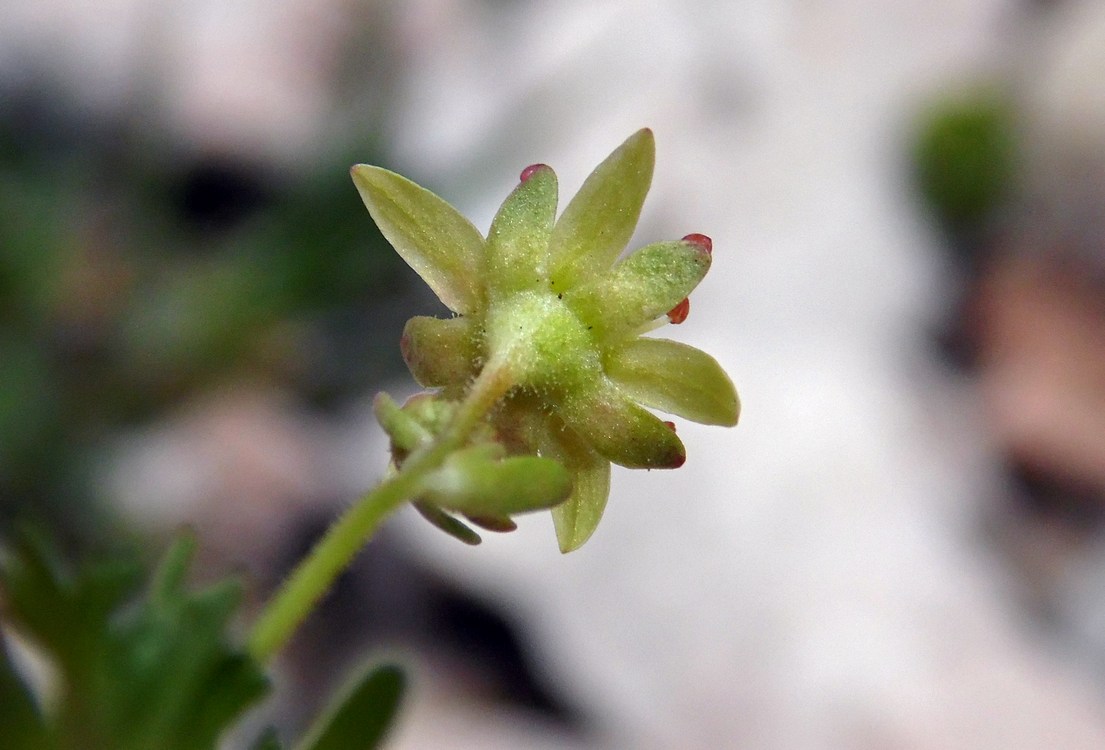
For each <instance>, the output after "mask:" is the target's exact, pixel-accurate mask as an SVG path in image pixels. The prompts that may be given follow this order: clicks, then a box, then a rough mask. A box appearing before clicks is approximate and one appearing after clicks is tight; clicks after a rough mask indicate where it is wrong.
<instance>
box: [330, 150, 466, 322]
mask: <svg viewBox="0 0 1105 750" xmlns="http://www.w3.org/2000/svg"><path fill="white" fill-rule="evenodd" d="M351 174H352V176H353V182H354V184H356V186H357V190H358V191H359V192H360V194H361V199H362V200H363V201H364V204H365V206H367V207H368V212H369V213H370V214H372V218H373V220H375V222H376V225H377V226H379V227H380V232H381V233H383V235H384V237H385V238H387V241H388V242H390V243H391V245H392V247H394V248H395V250H396V252H398V253H399V255H400V256H401V257H402V258H403V260H405V261H406V262H407V263H408V264H409V265H410V267H411V268H413V269H414V270H415V271H416V272H417V273H418V275H419V276H421V277H422V279H423V280H424V281H425V282H426V283H427V284H428V285H429V286H430V288H431V289H433V290H434V293H435V294H436V295H437V296H438V297H439V298H440V299H441V301H442V302H444V303H445V305H446V307H448V308H449V309H450V310H452V311H453V312H458V313H470V312H474V311H475V310H477V309H478V308H479V305H480V301H481V292H480V279H481V277H482V271H483V263H484V252H485V242H484V239H483V236H482V235H480V232H479V230H478V229H476V228H475V227H474V226H472V223H471V222H470V221H468V219H466V218H464V216H462V215H461V214H460V213H459V212H458V211H457V210H456V209H455V208H453V207H452V206H451V205H449V204H448V203H446V202H445V201H444V200H442V199H441V198H439V197H438V196H436V195H434V194H433V193H431V192H430V191H429V190H427V189H426V188H424V187H421V186H420V185H416V184H415V183H413V182H411V181H410V180H408V179H407V178H406V177H402V176H400V175H397V174H395V173H394V172H389V171H388V170H386V169H381V168H380V167H372V166H368V165H367V164H358V165H356V166H355V167H353V169H352V170H351Z"/></svg>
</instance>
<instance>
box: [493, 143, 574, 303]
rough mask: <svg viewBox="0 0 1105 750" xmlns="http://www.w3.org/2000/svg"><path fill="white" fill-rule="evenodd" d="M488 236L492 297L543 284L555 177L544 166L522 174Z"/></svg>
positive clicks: (555, 195) (554, 174)
mask: <svg viewBox="0 0 1105 750" xmlns="http://www.w3.org/2000/svg"><path fill="white" fill-rule="evenodd" d="M522 177H523V179H522V181H521V182H520V183H519V184H518V187H516V188H514V192H512V193H511V194H510V195H509V196H507V199H506V200H505V201H504V202H503V205H502V207H501V208H499V212H498V213H497V214H496V215H495V218H494V220H493V221H492V222H491V230H490V231H489V232H488V233H487V272H486V274H487V286H488V290H489V292H490V293H491V295H492V296H495V295H500V296H501V295H504V294H509V293H511V292H516V291H519V290H522V289H533V288H535V287H537V286H538V285H539V284H541V283H542V282H544V281H545V274H546V273H547V265H548V253H549V235H550V234H551V233H552V228H553V220H554V219H555V218H556V197H557V183H556V173H555V172H553V170H552V168H551V167H548V166H546V165H544V164H534V165H533V166H531V167H527V168H526V170H525V171H524V172H522Z"/></svg>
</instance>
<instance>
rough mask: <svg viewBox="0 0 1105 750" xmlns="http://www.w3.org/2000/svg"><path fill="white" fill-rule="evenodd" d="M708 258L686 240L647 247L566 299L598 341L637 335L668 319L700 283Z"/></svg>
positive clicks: (573, 291)
mask: <svg viewBox="0 0 1105 750" xmlns="http://www.w3.org/2000/svg"><path fill="white" fill-rule="evenodd" d="M708 270H710V254H709V253H708V252H706V250H705V249H704V248H703V247H702V246H701V245H697V244H695V243H693V242H688V241H686V240H679V241H677V242H657V243H655V244H652V245H646V246H645V247H642V248H641V249H640V250H638V251H636V252H635V253H633V254H632V255H630V256H629V257H627V258H626V259H625V260H623V261H622V262H620V263H618V264H617V265H616V266H614V267H613V268H612V269H610V270H609V271H608V272H606V273H605V274H603V275H601V276H599V277H598V278H595V279H593V280H591V281H589V282H587V283H585V284H582V285H581V286H579V287H577V288H575V289H572V290H571V291H569V292H568V293H567V294H565V295H564V301H565V302H566V303H567V304H568V306H569V307H571V308H572V309H573V310H575V312H576V314H577V315H578V316H579V317H580V319H582V320H584V321H586V322H587V324H588V325H590V326H591V327H592V329H593V330H594V331H596V335H597V336H618V335H622V334H624V333H627V332H632V331H636V330H637V329H639V328H640V327H641V326H642V325H644V324H645V323H648V322H649V321H652V320H655V319H656V318H658V317H660V316H661V315H664V314H665V313H667V312H668V311H669V310H671V309H672V308H673V307H675V305H676V304H678V303H679V302H680V301H681V300H683V298H684V297H686V296H687V295H688V294H690V293H691V291H692V290H693V289H694V288H695V287H696V286H698V283H699V282H700V281H702V277H703V276H705V275H706V272H707V271H708Z"/></svg>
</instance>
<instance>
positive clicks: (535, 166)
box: [518, 164, 551, 182]
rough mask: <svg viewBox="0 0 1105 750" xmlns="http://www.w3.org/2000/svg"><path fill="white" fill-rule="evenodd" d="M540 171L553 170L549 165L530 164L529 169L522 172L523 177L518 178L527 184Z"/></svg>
mask: <svg viewBox="0 0 1105 750" xmlns="http://www.w3.org/2000/svg"><path fill="white" fill-rule="evenodd" d="M539 169H551V167H549V165H548V164H530V165H529V166H528V167H526V168H525V169H523V170H522V174H521V176H520V177H519V178H518V179H519V180H521V181H522V182H525V181H526V180H528V179H529V178H530V177H533V175H534V173H536V172H537V171H538V170H539Z"/></svg>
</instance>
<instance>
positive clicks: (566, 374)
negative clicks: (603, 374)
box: [486, 290, 602, 392]
mask: <svg viewBox="0 0 1105 750" xmlns="http://www.w3.org/2000/svg"><path fill="white" fill-rule="evenodd" d="M486 337H487V338H486V344H487V353H488V363H489V366H491V365H492V363H498V364H499V365H501V366H502V365H505V366H506V367H508V368H509V369H510V371H511V372H512V374H513V376H514V378H515V379H516V380H517V383H518V385H521V386H523V387H528V388H533V389H536V390H554V391H558V392H563V391H566V390H571V389H572V388H573V387H574V386H577V385H579V384H580V383H584V382H587V381H588V380H589V379H593V378H594V377H595V376H596V374H597V373H598V372H600V371H601V369H602V358H601V356H600V354H599V350H598V347H597V346H596V344H595V340H594V338H593V336H592V335H591V331H590V330H589V328H588V326H587V325H586V324H585V323H583V321H581V320H580V319H579V318H578V317H577V316H576V314H575V313H574V312H572V310H571V309H570V308H569V307H568V306H567V305H566V304H564V301H563V300H561V299H560V298H559V297H558V296H557V295H555V294H553V293H551V292H547V291H544V290H528V291H524V292H518V293H517V294H513V295H510V296H509V297H507V298H505V299H503V300H500V301H497V302H495V303H493V304H492V305H491V308H490V309H489V310H488V315H487V328H486Z"/></svg>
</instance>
